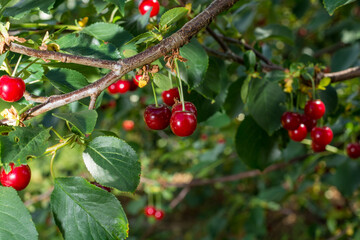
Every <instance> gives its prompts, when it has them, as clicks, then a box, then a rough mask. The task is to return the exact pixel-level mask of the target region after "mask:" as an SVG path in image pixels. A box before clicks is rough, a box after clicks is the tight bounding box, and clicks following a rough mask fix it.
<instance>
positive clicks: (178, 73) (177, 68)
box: [175, 58, 185, 112]
mask: <svg viewBox="0 0 360 240" xmlns="http://www.w3.org/2000/svg"><path fill="white" fill-rule="evenodd" d="M175 66H176V75H177V78H178V80H179V88H180V101H181V105H182V111H183V112H184V111H185V102H184V93H183V88H182V83H181V78H180V71H179V65H178V62H177V58H175Z"/></svg>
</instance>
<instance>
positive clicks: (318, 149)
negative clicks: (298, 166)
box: [311, 141, 326, 152]
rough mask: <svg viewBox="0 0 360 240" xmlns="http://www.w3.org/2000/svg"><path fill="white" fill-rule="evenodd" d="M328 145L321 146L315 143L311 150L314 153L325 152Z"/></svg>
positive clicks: (312, 144)
mask: <svg viewBox="0 0 360 240" xmlns="http://www.w3.org/2000/svg"><path fill="white" fill-rule="evenodd" d="M325 147H326V145H320V144H317V143H315V142H314V141H313V142H312V143H311V148H312V150H313V151H314V152H323V151H325Z"/></svg>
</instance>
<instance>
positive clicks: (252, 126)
mask: <svg viewBox="0 0 360 240" xmlns="http://www.w3.org/2000/svg"><path fill="white" fill-rule="evenodd" d="M275 143H276V140H275V139H274V137H270V136H269V135H268V134H267V133H266V132H265V131H264V130H263V129H262V128H261V127H260V126H259V125H258V124H257V123H256V122H255V120H254V119H253V118H252V117H250V116H247V117H245V120H244V121H243V122H241V124H240V126H239V128H238V130H237V132H236V137H235V147H236V151H237V154H238V156H239V157H240V159H241V160H242V161H243V162H244V163H245V164H246V165H248V166H249V167H251V168H257V169H264V168H266V167H267V166H268V165H270V164H271V161H272V160H273V158H275V157H277V156H276V154H273V153H275V149H274V145H275Z"/></svg>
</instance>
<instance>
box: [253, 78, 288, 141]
mask: <svg viewBox="0 0 360 240" xmlns="http://www.w3.org/2000/svg"><path fill="white" fill-rule="evenodd" d="M285 100H286V97H285V93H284V92H283V90H282V89H281V87H280V86H279V85H278V84H277V83H275V82H269V81H267V80H261V79H253V80H252V81H251V83H250V88H249V98H248V102H247V106H248V108H249V112H250V114H251V116H253V118H254V119H255V121H256V122H257V123H258V124H259V125H260V126H261V127H262V128H263V129H264V130H265V131H266V132H267V133H268V134H269V135H272V134H273V133H274V132H275V131H276V130H278V129H279V128H280V126H281V123H280V119H281V115H282V114H283V113H284V111H285V107H284V106H285Z"/></svg>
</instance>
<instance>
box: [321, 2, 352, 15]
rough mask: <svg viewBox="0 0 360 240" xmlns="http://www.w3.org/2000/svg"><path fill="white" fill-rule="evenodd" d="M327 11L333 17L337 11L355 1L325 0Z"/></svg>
mask: <svg viewBox="0 0 360 240" xmlns="http://www.w3.org/2000/svg"><path fill="white" fill-rule="evenodd" d="M323 1H324V5H325V8H326V10H327V11H328V12H329V14H330V15H333V14H334V12H335V10H336V9H338V8H340V7H342V6H344V5H346V4H349V3H352V2H355V0H323Z"/></svg>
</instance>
